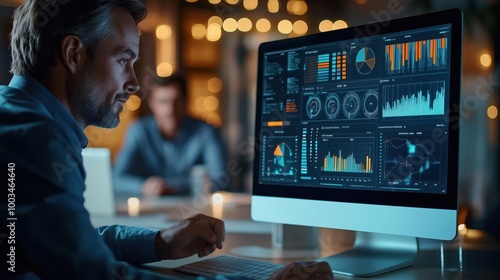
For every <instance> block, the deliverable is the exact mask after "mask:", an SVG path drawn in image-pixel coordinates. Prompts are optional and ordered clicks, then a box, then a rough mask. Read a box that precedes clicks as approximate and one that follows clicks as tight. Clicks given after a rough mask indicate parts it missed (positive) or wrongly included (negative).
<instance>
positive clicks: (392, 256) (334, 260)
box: [318, 232, 418, 277]
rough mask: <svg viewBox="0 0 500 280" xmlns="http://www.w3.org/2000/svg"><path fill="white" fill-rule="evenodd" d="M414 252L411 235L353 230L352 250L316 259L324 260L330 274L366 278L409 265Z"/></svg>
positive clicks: (416, 246)
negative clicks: (331, 272)
mask: <svg viewBox="0 0 500 280" xmlns="http://www.w3.org/2000/svg"><path fill="white" fill-rule="evenodd" d="M417 253H418V242H417V238H415V237H407V236H398V235H388V234H378V233H368V232H356V239H355V241H354V245H353V247H352V249H350V250H348V251H344V252H342V253H339V254H336V255H333V256H329V257H325V258H321V259H318V261H326V262H328V263H329V264H330V266H331V267H332V270H333V272H334V273H338V274H343V275H349V276H361V277H369V276H375V275H379V274H382V273H386V272H389V271H393V270H397V269H400V268H404V267H407V266H411V265H413V264H414V263H415V260H416V258H417Z"/></svg>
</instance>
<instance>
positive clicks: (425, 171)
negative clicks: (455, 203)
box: [384, 136, 441, 185]
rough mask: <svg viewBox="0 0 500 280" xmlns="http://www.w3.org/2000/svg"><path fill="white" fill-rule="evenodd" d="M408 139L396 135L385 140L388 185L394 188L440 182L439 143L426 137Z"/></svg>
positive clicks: (385, 164) (385, 169)
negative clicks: (396, 186) (394, 186)
mask: <svg viewBox="0 0 500 280" xmlns="http://www.w3.org/2000/svg"><path fill="white" fill-rule="evenodd" d="M408 138H409V137H399V136H396V137H392V138H390V139H386V140H385V141H384V151H385V156H384V158H385V161H384V180H385V182H386V183H389V184H393V185H394V184H398V185H415V184H422V183H424V184H435V183H439V182H440V181H441V179H440V164H441V162H440V159H441V157H440V155H441V147H440V144H438V143H434V142H432V143H430V142H428V141H426V140H425V139H424V137H418V138H415V139H408ZM424 143H425V144H424Z"/></svg>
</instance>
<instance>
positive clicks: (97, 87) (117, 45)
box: [68, 8, 139, 128]
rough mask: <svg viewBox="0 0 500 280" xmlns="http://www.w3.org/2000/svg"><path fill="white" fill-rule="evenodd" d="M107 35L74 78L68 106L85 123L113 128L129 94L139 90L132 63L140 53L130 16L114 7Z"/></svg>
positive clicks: (134, 27) (137, 36)
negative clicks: (91, 57) (91, 59)
mask: <svg viewBox="0 0 500 280" xmlns="http://www.w3.org/2000/svg"><path fill="white" fill-rule="evenodd" d="M110 28H111V32H110V34H109V35H108V36H107V37H105V38H103V39H102V41H101V42H100V43H99V44H98V47H97V49H96V52H95V56H94V59H93V61H92V62H87V63H86V64H85V66H84V67H82V69H81V70H80V71H79V72H78V73H77V74H76V75H74V77H73V81H72V83H71V86H70V90H69V95H70V96H69V100H68V102H69V105H70V107H71V110H72V111H73V114H74V115H75V116H76V118H77V119H79V120H80V121H81V122H82V123H83V124H84V125H85V126H88V125H95V126H99V127H106V128H111V127H116V126H117V125H118V123H119V114H120V112H121V111H122V110H123V105H124V103H125V102H126V101H127V99H128V98H129V96H130V94H131V93H133V92H136V91H137V90H139V83H138V81H137V78H136V76H135V71H134V68H133V65H134V63H135V61H136V60H137V56H138V53H139V32H138V29H137V25H136V23H135V21H134V20H133V18H132V16H131V15H130V14H128V13H127V12H126V11H125V10H123V9H120V8H114V9H113V11H112V13H111V18H110Z"/></svg>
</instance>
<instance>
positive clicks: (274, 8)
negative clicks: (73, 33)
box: [267, 0, 280, 14]
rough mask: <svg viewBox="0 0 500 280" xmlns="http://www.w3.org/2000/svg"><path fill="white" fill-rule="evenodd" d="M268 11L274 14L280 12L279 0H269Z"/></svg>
mask: <svg viewBox="0 0 500 280" xmlns="http://www.w3.org/2000/svg"><path fill="white" fill-rule="evenodd" d="M267 9H268V10H269V12H270V13H273V14H275V13H277V12H279V10H280V2H279V1H278V0H269V2H267Z"/></svg>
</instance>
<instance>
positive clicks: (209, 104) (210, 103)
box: [203, 96, 219, 112]
mask: <svg viewBox="0 0 500 280" xmlns="http://www.w3.org/2000/svg"><path fill="white" fill-rule="evenodd" d="M203 107H204V108H205V110H207V111H210V112H213V111H215V110H217V108H219V99H217V97H215V96H207V97H206V98H205V100H203Z"/></svg>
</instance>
